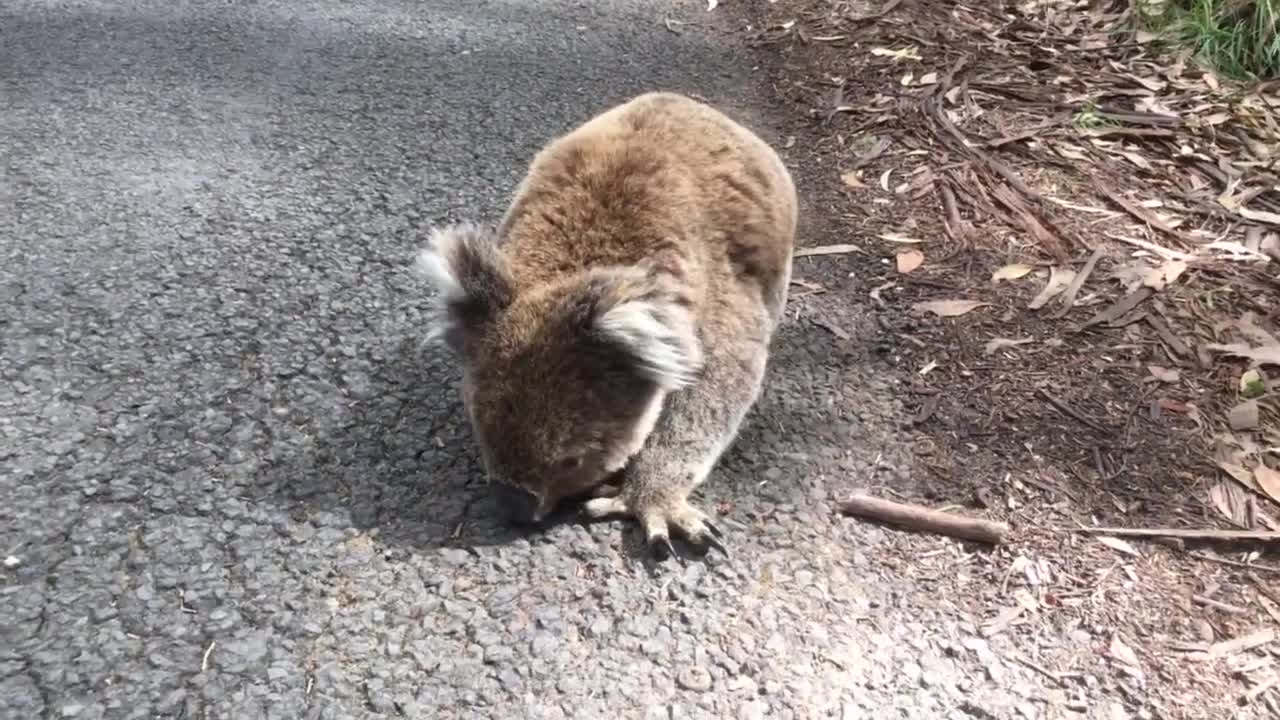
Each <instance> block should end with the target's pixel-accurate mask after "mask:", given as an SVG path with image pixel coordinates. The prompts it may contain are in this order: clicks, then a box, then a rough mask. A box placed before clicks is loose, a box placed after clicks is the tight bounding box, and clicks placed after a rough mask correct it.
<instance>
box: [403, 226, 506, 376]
mask: <svg viewBox="0 0 1280 720" xmlns="http://www.w3.org/2000/svg"><path fill="white" fill-rule="evenodd" d="M414 269H415V270H416V271H417V273H418V275H419V276H421V277H422V278H423V279H425V280H426V281H427V282H428V283H430V284H431V286H432V287H433V288H435V290H436V293H437V295H436V303H435V304H436V307H435V316H434V317H433V318H432V320H431V326H430V327H429V328H428V330H427V340H428V341H433V340H437V339H443V340H444V341H445V343H446V344H448V345H449V346H450V347H451V348H453V349H454V350H456V351H459V352H461V351H463V349H464V348H465V346H466V344H467V342H468V341H469V340H470V339H473V338H475V337H477V336H478V335H479V334H480V333H482V332H483V331H484V329H485V326H486V325H487V324H488V323H489V322H490V321H491V320H492V319H493V318H494V317H495V316H496V315H497V314H498V313H499V312H501V311H502V309H503V308H505V307H506V306H507V305H509V304H510V303H511V292H512V290H511V279H510V275H509V274H508V272H507V267H506V263H505V262H504V260H503V258H502V255H501V253H500V252H499V251H498V243H497V237H496V236H495V235H494V233H493V231H492V230H491V229H489V228H485V227H481V226H479V225H476V224H473V223H458V224H454V225H448V226H444V227H439V228H435V229H433V230H432V231H431V234H430V236H429V237H428V238H427V246H426V247H424V248H423V249H422V250H421V251H420V252H419V253H418V257H417V259H416V261H415V263H414Z"/></svg>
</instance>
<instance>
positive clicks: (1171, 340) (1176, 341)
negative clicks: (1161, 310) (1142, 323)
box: [1146, 314, 1191, 358]
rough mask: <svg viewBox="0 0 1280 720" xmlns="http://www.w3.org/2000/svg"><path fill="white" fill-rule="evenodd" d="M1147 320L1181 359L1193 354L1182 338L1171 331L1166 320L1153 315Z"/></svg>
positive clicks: (1171, 350)
mask: <svg viewBox="0 0 1280 720" xmlns="http://www.w3.org/2000/svg"><path fill="white" fill-rule="evenodd" d="M1146 319H1147V324H1148V325H1150V326H1151V327H1152V328H1154V329H1155V331H1156V334H1157V335H1159V336H1160V339H1161V340H1163V341H1164V344H1165V345H1166V346H1167V347H1168V348H1169V351H1170V352H1172V353H1173V354H1174V355H1176V356H1177V357H1179V358H1185V357H1187V356H1189V355H1190V354H1191V348H1189V347H1187V344H1186V343H1185V342H1183V341H1182V338H1180V337H1178V336H1177V335H1174V334H1173V331H1172V330H1170V329H1169V325H1168V324H1167V323H1165V321H1164V320H1161V319H1160V318H1158V317H1156V316H1155V315H1151V314H1148V315H1147V318H1146Z"/></svg>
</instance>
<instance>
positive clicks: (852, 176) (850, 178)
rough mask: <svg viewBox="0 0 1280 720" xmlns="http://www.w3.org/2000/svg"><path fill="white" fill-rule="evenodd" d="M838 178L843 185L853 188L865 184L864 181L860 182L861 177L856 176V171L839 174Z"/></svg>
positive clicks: (864, 185) (858, 187)
mask: <svg viewBox="0 0 1280 720" xmlns="http://www.w3.org/2000/svg"><path fill="white" fill-rule="evenodd" d="M840 180H841V182H843V183H844V184H845V185H848V186H849V187H851V188H854V189H855V190H857V189H861V188H864V187H866V186H867V184H866V183H864V182H862V178H860V177H858V173H856V172H847V173H844V174H843V175H841V176H840Z"/></svg>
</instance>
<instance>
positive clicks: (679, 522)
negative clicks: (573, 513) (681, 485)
mask: <svg viewBox="0 0 1280 720" xmlns="http://www.w3.org/2000/svg"><path fill="white" fill-rule="evenodd" d="M583 509H584V511H585V513H586V515H587V516H588V517H590V518H592V519H596V520H598V519H603V518H606V517H611V516H615V517H616V516H630V517H633V518H635V519H637V520H639V521H640V524H641V526H642V527H643V528H644V534H645V542H646V543H647V544H648V545H649V548H650V551H651V552H652V554H653V556H654V558H655V559H657V560H658V561H664V560H666V559H668V558H670V557H672V556H674V557H675V558H676V560H678V561H679V562H680V563H682V564H683V563H684V558H683V557H681V555H680V553H678V552H676V549H675V547H674V546H673V545H672V544H671V537H670V534H669V533H670V532H671V531H672V530H674V531H676V532H678V533H679V534H680V535H681V537H683V538H684V539H685V540H687V541H688V542H689V543H691V544H693V545H699V546H704V547H706V548H715V549H716V550H719V551H720V552H721V553H723V554H724V555H725V557H728V555H729V551H728V550H727V549H725V546H724V544H723V543H721V542H720V540H719V538H722V537H724V533H722V532H721V531H720V528H718V527H716V526H715V525H714V524H712V522H711V520H710V519H708V518H707V516H706V515H705V514H704V513H703V512H702V511H701V510H699V509H697V508H695V507H694V506H692V505H690V504H689V503H688V502H685V501H683V500H681V501H679V503H677V504H675V506H674V507H663V508H643V509H638V508H633V507H631V506H630V505H629V504H628V503H627V501H626V499H624V498H623V497H621V496H618V495H615V496H612V497H597V498H595V499H593V500H588V501H587V502H586V504H585V505H584V506H583Z"/></svg>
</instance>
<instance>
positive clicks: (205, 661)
mask: <svg viewBox="0 0 1280 720" xmlns="http://www.w3.org/2000/svg"><path fill="white" fill-rule="evenodd" d="M217 644H218V641H217V640H210V641H209V647H207V648H205V650H204V656H203V657H201V658H200V672H205V671H207V670H208V669H209V656H210V655H212V654H213V648H214V647H216V646H217Z"/></svg>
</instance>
